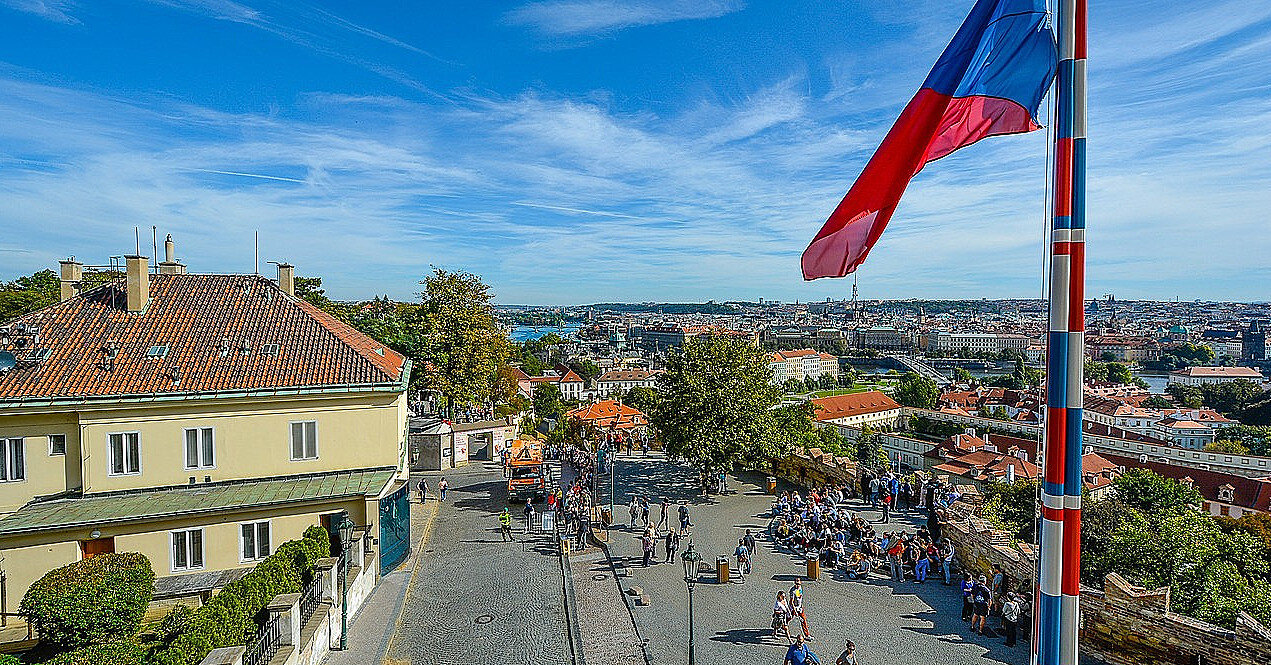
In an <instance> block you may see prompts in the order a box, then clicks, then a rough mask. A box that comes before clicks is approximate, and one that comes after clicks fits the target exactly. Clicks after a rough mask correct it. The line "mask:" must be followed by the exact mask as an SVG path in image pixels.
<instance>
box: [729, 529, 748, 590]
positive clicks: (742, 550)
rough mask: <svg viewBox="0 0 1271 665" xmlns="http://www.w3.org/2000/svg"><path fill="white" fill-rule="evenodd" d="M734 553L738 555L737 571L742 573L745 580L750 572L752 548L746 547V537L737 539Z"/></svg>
mask: <svg viewBox="0 0 1271 665" xmlns="http://www.w3.org/2000/svg"><path fill="white" fill-rule="evenodd" d="M733 555H734V556H736V557H737V572H738V573H741V577H742V579H743V580H744V579H745V578H746V576H747V575H749V574H750V550H748V549H746V539H744V538H738V539H737V549H735V550H733Z"/></svg>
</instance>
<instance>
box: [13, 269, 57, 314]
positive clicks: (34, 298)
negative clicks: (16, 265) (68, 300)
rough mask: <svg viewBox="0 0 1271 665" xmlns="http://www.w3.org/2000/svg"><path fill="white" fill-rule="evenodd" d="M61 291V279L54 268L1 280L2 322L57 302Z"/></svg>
mask: <svg viewBox="0 0 1271 665" xmlns="http://www.w3.org/2000/svg"><path fill="white" fill-rule="evenodd" d="M61 291H62V287H61V279H60V278H59V277H58V274H57V273H55V272H53V271H52V270H41V271H39V272H36V273H33V274H31V275H29V276H26V277H19V278H17V279H15V280H13V281H12V282H0V324H3V323H7V322H9V321H11V320H13V319H16V318H18V317H19V316H22V315H23V314H28V313H30V312H34V311H36V310H38V309H43V308H45V307H48V306H49V305H52V304H54V303H56V302H57V301H58V300H59V299H60V298H61Z"/></svg>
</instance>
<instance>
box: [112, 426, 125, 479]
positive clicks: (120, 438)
mask: <svg viewBox="0 0 1271 665" xmlns="http://www.w3.org/2000/svg"><path fill="white" fill-rule="evenodd" d="M110 472H111V473H123V472H124V435H122V434H111V435H110Z"/></svg>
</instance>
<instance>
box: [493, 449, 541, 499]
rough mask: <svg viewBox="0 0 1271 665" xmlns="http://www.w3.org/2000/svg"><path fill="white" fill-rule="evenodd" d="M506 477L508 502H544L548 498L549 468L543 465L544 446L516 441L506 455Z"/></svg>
mask: <svg viewBox="0 0 1271 665" xmlns="http://www.w3.org/2000/svg"><path fill="white" fill-rule="evenodd" d="M503 459H504V475H506V476H507V478H508V501H542V500H543V499H545V498H546V497H547V467H546V466H545V465H544V464H543V444H542V443H540V442H538V441H531V440H527V439H516V440H515V441H513V442H512V445H511V446H510V447H509V448H508V451H507V452H506V453H505V455H504V458H503Z"/></svg>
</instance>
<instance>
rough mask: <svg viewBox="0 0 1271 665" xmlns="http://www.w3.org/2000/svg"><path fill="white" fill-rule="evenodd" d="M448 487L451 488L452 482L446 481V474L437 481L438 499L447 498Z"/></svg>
mask: <svg viewBox="0 0 1271 665" xmlns="http://www.w3.org/2000/svg"><path fill="white" fill-rule="evenodd" d="M448 489H450V483H449V482H447V481H446V477H445V476H442V477H441V480H440V481H439V482H438V483H437V500H438V501H445V500H446V490H448Z"/></svg>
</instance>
